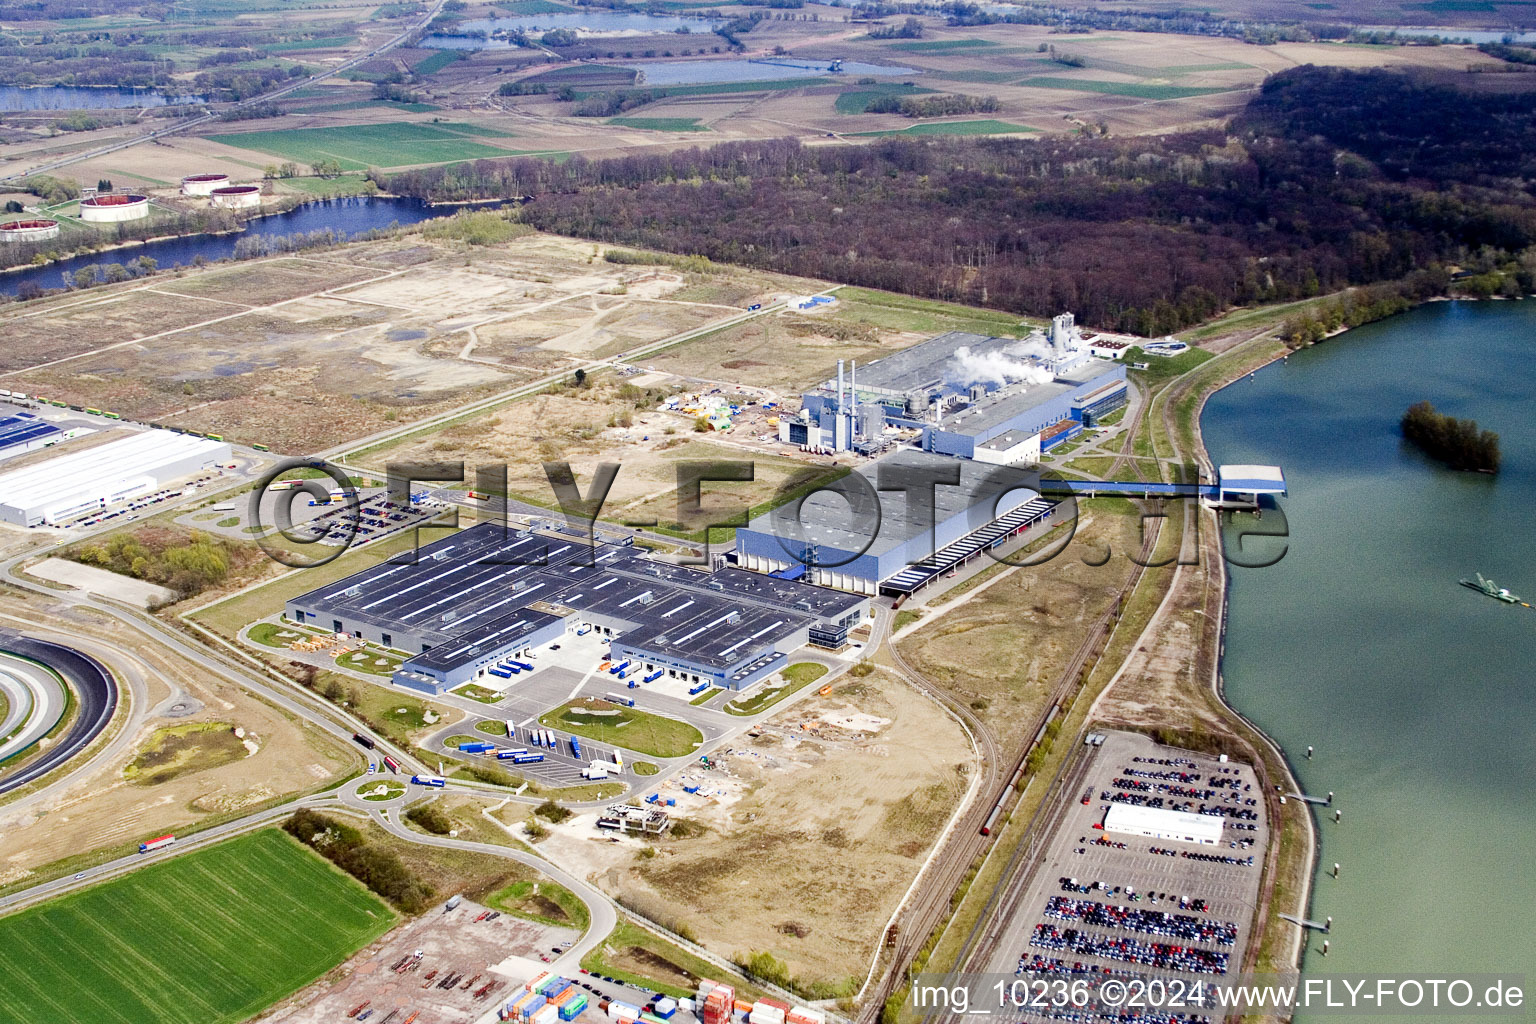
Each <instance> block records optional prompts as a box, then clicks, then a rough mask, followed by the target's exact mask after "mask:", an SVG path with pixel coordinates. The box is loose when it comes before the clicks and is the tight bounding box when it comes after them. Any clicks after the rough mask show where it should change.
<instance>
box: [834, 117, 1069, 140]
mask: <svg viewBox="0 0 1536 1024" xmlns="http://www.w3.org/2000/svg"><path fill="white" fill-rule="evenodd" d="M1036 131H1039V129H1038V128H1030V127H1028V126H1026V125H1022V124H1009V123H1008V122H1007V121H999V120H996V119H995V118H982V119H980V120H976V121H924V122H921V123H919V124H914V125H912V126H911V127H909V128H892V129H890V130H888V131H883V132H859V134H858V137H859V138H889V137H892V136H895V137H899V138H912V137H915V136H918V135H1029V134H1032V133H1034V132H1036Z"/></svg>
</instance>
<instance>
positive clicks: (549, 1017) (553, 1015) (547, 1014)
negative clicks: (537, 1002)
mask: <svg viewBox="0 0 1536 1024" xmlns="http://www.w3.org/2000/svg"><path fill="white" fill-rule="evenodd" d="M559 1019H560V1011H559V1010H557V1009H555V1008H554V1007H553V1006H550V1005H549V1004H548V1003H545V1004H544V1005H543V1006H541V1007H539V1008H538V1010H537V1011H535V1012H534V1014H533V1016H531V1017H529V1018H528V1024H551V1022H553V1021H557V1020H559Z"/></svg>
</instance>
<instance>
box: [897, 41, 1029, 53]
mask: <svg viewBox="0 0 1536 1024" xmlns="http://www.w3.org/2000/svg"><path fill="white" fill-rule="evenodd" d="M1000 45H1002V44H1001V43H998V42H995V41H994V40H991V39H929V40H925V41H924V42H920V43H892V44H891V46H890V48H891V49H892V50H901V51H903V52H905V53H939V52H941V51H944V50H974V49H976V48H978V47H987V46H1000Z"/></svg>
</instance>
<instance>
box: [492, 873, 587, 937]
mask: <svg viewBox="0 0 1536 1024" xmlns="http://www.w3.org/2000/svg"><path fill="white" fill-rule="evenodd" d="M485 905H486V906H488V907H491V908H493V909H496V910H501V911H505V912H506V913H508V914H512V915H513V916H515V917H526V918H528V919H529V920H532V921H542V922H544V923H545V924H553V925H561V926H564V927H567V928H575V929H576V930H577V931H580V932H584V931H586V930H587V925H588V924H590V923H591V920H592V918H591V914H590V913H589V912H588V910H587V905H586V904H585V903H583V902H581V898H580V897H579V896H577V895H576V894H575V893H573V892H571V890H569V889H567V888H566V887H565V886H563V885H558V884H556V883H554V882H550V881H547V880H541V881H537V882H534V881H526V880H525V881H521V882H513V883H512V884H511V885H509V886H507V887H506V888H505V889H502V890H501V891H499V892H496V893H492V894H491V895H490V896H488V897H486V899H485Z"/></svg>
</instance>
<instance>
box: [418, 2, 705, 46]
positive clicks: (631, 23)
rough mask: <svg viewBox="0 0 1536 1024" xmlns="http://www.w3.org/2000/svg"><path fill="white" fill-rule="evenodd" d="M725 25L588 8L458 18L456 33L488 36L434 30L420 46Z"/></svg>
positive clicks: (655, 32)
mask: <svg viewBox="0 0 1536 1024" xmlns="http://www.w3.org/2000/svg"><path fill="white" fill-rule="evenodd" d="M723 24H725V22H723V21H719V20H715V19H710V18H688V17H682V16H679V15H675V14H673V15H669V14H620V13H617V12H613V11H589V12H584V13H581V14H530V15H526V16H524V17H517V18H478V19H471V20H468V21H461V22H459V24H458V31H459V32H464V33H467V32H483V33H485V35H486V37H487V38H484V39H481V38H479V37H478V36H471V35H448V34H444V33H441V32H434V33H432V34H431V35H429V36H427V37H426V38H425V39H423V40H422V42H421V45H423V46H430V47H435V48H437V49H443V50H483V49H501V48H505V47H508V46H511V45H512V44H511V43H510V42H508V41H507V40H506V39H494V38H490V36H491V35H492V34H493V33H495V32H497V31H501V32H503V33H507V32H512V31H514V30H516V29H521V30H523V31H524V32H528V33H531V34H542V33H545V32H548V31H550V30H551V29H557V28H568V29H570V30H571V31H573V32H577V33H579V34H581V35H583V36H655V35H666V34H668V33H673V32H675V33H677V34H679V35H686V34H692V33H698V34H703V35H708V34H710V33H713V32H714V30H715V29H716V28H718V27H719V26H721V25H723Z"/></svg>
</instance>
